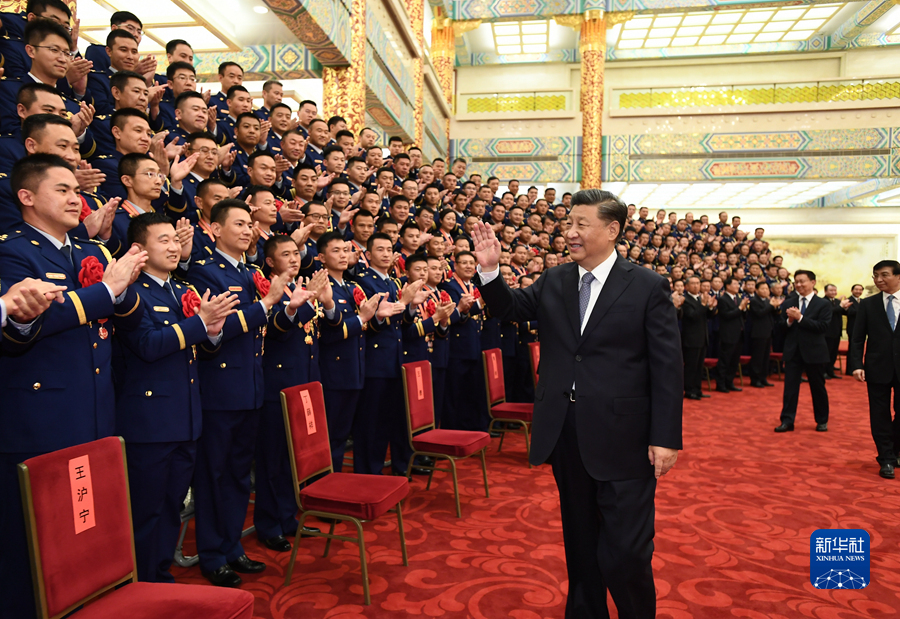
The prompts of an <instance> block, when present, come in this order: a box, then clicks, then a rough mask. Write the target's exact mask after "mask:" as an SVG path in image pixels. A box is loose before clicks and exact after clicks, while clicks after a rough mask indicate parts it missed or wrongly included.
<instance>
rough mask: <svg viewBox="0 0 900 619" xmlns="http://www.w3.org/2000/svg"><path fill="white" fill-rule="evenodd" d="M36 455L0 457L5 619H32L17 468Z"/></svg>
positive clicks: (0, 575) (0, 590)
mask: <svg viewBox="0 0 900 619" xmlns="http://www.w3.org/2000/svg"><path fill="white" fill-rule="evenodd" d="M37 455H40V453H39V452H38V453H18V454H6V453H0V531H3V535H4V536H5V539H4V540H3V560H2V561H0V600H3V604H2V607H0V608H2V613H8V615H7V614H4V615H3V616H4V617H6V616H8V617H16V618H19V617H22V618H26V617H34V616H35V613H36V610H35V606H34V589H33V587H32V583H31V567H30V563H29V558H28V556H29V555H28V537H27V535H26V533H25V516H24V513H23V512H22V494H21V492H20V490H19V472H18V465H19V463H20V462H24V461H25V460H27V459H29V458H33V457H34V456H37Z"/></svg>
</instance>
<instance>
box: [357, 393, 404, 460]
mask: <svg viewBox="0 0 900 619" xmlns="http://www.w3.org/2000/svg"><path fill="white" fill-rule="evenodd" d="M388 445H390V447H391V468H392V469H393V470H394V472H395V473H399V474H403V475H405V474H406V468H407V464H408V462H409V457H410V456H411V455H412V447H410V445H409V433H408V430H407V422H406V407H405V404H404V403H403V381H402V379H400V378H366V388H365V397H364V398H361V399H360V401H359V404H358V405H357V411H356V419H355V421H354V422H353V472H354V473H363V474H368V475H381V470H382V469H383V468H384V459H385V457H386V456H387V448H388Z"/></svg>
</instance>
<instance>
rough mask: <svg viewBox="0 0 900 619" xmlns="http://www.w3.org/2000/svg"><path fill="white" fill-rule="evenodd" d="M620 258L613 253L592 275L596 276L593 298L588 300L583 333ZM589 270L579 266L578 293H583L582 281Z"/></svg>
mask: <svg viewBox="0 0 900 619" xmlns="http://www.w3.org/2000/svg"><path fill="white" fill-rule="evenodd" d="M617 257H618V253H617V252H616V251H613V252H612V253H611V254H609V256H607V257H606V260H604V261H603V262H601V263H600V264H598V265H597V266H595V267H594V268H593V269H592V270H591V273H593V275H594V281H592V282H591V298H590V299H588V305H587V309H586V310H585V312H584V320H582V321H581V333H584V328H585V326H587V323H588V320H590V317H591V312H592V311H593V310H594V305H596V304H597V299H598V298H599V297H600V291H601V290H603V285H604V284H605V283H606V280H607V279H609V273H610V271H612V268H613V265H614V264H615V263H616V258H617ZM587 272H588V270H587V269H586V268H584V267H583V266H581V265H579V266H578V292H579V293H581V285H582V284H581V279H582V278H583V277H584V274H585V273H587Z"/></svg>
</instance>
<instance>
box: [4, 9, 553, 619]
mask: <svg viewBox="0 0 900 619" xmlns="http://www.w3.org/2000/svg"><path fill="white" fill-rule="evenodd" d="M71 25H72V22H71V13H70V11H69V8H68V7H67V6H66V5H65V3H63V2H61V1H60V0H31V1H30V2H29V3H28V5H27V8H26V10H25V11H23V12H22V13H20V14H12V13H0V35H2V38H0V55H2V59H3V60H2V61H3V64H2V68H3V73H4V74H3V79H2V80H0V132H2V133H3V135H2V137H0V294H2V300H0V318H2V324H3V333H4V338H3V341H2V345H0V351H2V356H0V372H2V375H3V376H4V381H3V383H2V385H0V393H2V401H3V405H2V407H0V427H2V428H3V432H2V433H0V529H2V530H4V531H5V532H6V534H7V537H8V539H9V543H8V544H7V545H6V546H5V548H4V560H3V561H0V583H2V585H0V586H2V588H3V589H2V590H3V593H5V594H6V595H4V596H3V597H4V608H5V609H6V610H8V611H9V612H11V613H12V616H16V617H28V616H33V614H34V608H33V596H32V593H31V578H30V570H29V569H28V559H27V556H28V552H27V545H26V536H25V533H24V520H23V515H22V505H21V498H20V494H19V484H18V480H17V478H16V465H17V464H18V463H20V462H22V461H24V460H26V459H28V458H29V457H33V456H35V455H38V454H42V453H47V452H51V451H54V450H57V449H61V448H64V447H68V446H72V445H76V444H80V443H84V442H88V441H91V440H95V439H98V438H101V437H104V436H111V435H119V436H122V437H124V439H125V442H126V447H127V452H128V458H127V462H128V475H129V482H130V488H131V500H132V516H133V525H134V533H135V549H136V556H137V570H138V575H139V578H140V579H142V580H147V581H169V582H171V581H172V576H171V574H170V572H169V570H170V567H171V563H172V559H173V551H174V547H175V544H176V541H177V537H178V532H179V528H180V525H181V522H180V512H181V510H182V508H183V502H184V499H185V496H186V494H187V492H188V488H189V487H190V488H191V489H192V496H193V499H194V502H195V510H196V512H195V513H196V531H197V547H198V554H199V557H200V568H201V570H202V573H203V574H204V575H205V576H206V577H207V578H208V579H209V580H210V581H211V582H213V583H214V584H217V585H222V586H239V585H240V584H241V579H240V576H239V575H238V574H239V573H256V572H260V571H262V570H263V569H265V565H264V564H263V563H261V562H258V561H254V560H252V559H250V558H249V557H247V555H246V554H245V552H244V550H243V548H242V546H241V534H242V529H243V526H244V520H245V517H246V513H247V509H248V502H249V498H250V493H251V468H252V467H253V466H254V462H255V493H256V495H255V507H254V512H253V513H254V516H253V519H254V524H255V526H256V532H257V535H258V536H259V538H260V540H261V542H262V543H263V544H265V545H266V546H267V547H268V548H270V549H272V550H276V551H287V550H290V549H291V542H290V541H289V540H287V539H286V537H290V536H292V535H294V534H295V532H296V528H297V520H296V518H295V516H296V512H297V505H296V502H295V497H294V488H293V482H292V479H291V467H290V463H289V461H288V450H287V445H286V438H285V430H284V422H283V418H282V411H281V404H280V399H279V392H280V391H281V390H282V389H283V388H285V387H288V386H291V385H296V384H303V383H306V382H310V381H321V382H322V384H323V388H324V391H325V402H326V408H327V414H328V430H329V435H330V439H331V449H332V461H333V466H334V469H335V471H340V470H341V468H342V467H343V464H344V457H345V452H346V451H347V445H348V440H349V439H351V437H352V441H353V442H352V452H353V470H354V471H355V472H357V473H369V474H381V473H382V470H383V469H384V468H385V465H386V458H387V457H388V453H389V459H390V462H391V469H392V472H394V473H395V474H406V473H407V471H406V468H407V462H408V461H409V456H410V454H411V450H410V445H409V442H408V438H407V428H406V417H405V409H404V402H403V392H402V382H401V378H400V377H401V365H402V364H403V363H407V362H413V361H421V360H429V361H431V363H432V373H433V382H434V394H435V398H434V400H435V422H436V423H437V424H438V425H439V426H440V427H444V428H450V429H466V430H486V429H487V427H488V422H489V416H488V411H487V400H486V397H485V392H484V391H485V388H484V378H483V369H482V360H481V351H482V350H485V349H490V348H501V349H502V351H503V355H504V364H505V369H506V376H507V397H508V399H510V400H512V401H527V400H528V399H529V398H531V397H533V396H532V385H531V378H530V376H531V373H530V370H529V368H528V355H527V352H525V351H526V349H527V344H528V343H530V342H533V341H535V340H536V333H537V325H536V324H535V323H528V324H515V323H506V322H501V321H500V320H499V319H496V318H492V317H491V316H490V310H489V308H486V307H485V306H484V305H483V303H482V302H481V300H480V295H479V294H478V292H477V290H476V289H475V286H474V285H473V283H472V278H473V277H474V275H475V271H476V260H475V257H474V256H473V255H472V254H471V253H470V251H469V250H470V249H472V241H471V237H470V233H471V230H472V225H473V224H474V222H475V221H476V220H478V219H484V220H486V221H489V222H491V224H492V225H493V226H494V227H495V229H496V230H497V232H498V233H500V234H501V236H502V237H503V248H504V260H503V262H504V266H503V274H504V277H505V278H506V280H507V281H508V282H509V283H510V285H512V286H528V285H530V284H531V283H532V282H533V281H534V279H536V278H537V277H539V276H540V272H541V271H542V270H543V269H544V268H547V267H550V266H553V265H554V264H558V263H560V262H565V261H567V260H568V252H567V251H566V250H565V248H564V243H563V244H562V246H560V245H559V243H558V242H556V241H554V239H556V238H557V237H558V236H559V235H560V234H561V233H563V232H564V231H565V230H566V229H567V217H566V213H567V206H568V205H567V203H566V202H567V200H568V198H569V196H568V194H567V195H566V196H563V200H562V203H560V204H559V205H556V204H555V195H554V193H555V192H554V191H553V190H552V189H549V190H547V192H546V193H545V197H544V198H540V199H539V198H538V197H537V195H536V194H537V190H536V189H535V188H531V189H529V191H528V193H527V194H523V195H521V196H520V195H518V182H517V181H511V182H510V183H509V191H508V192H506V193H504V194H503V195H500V197H497V196H498V195H499V191H498V189H499V180H498V179H496V178H491V179H489V180H488V182H487V183H486V184H484V185H482V183H481V177H480V176H479V175H477V174H473V175H471V176H469V177H468V178H466V176H465V173H466V162H465V161H464V160H463V159H456V160H455V161H453V162H452V166H451V168H450V169H449V170H447V169H446V163H445V161H444V160H442V159H439V158H438V159H435V160H434V161H432V162H431V163H430V164H429V163H427V162H424V161H423V157H422V151H421V149H419V148H418V147H416V146H411V147H406V146H405V145H404V144H403V141H402V140H401V139H400V138H390V140H388V149H389V152H390V155H389V156H386V157H385V156H383V150H382V147H381V146H380V145H379V144H378V143H377V142H378V141H379V134H378V133H377V132H376V131H373V130H372V129H368V128H366V129H363V130H362V131H361V132H359V134H358V135H354V134H353V133H350V132H349V131H348V130H347V129H346V122H345V121H344V120H343V119H342V118H339V117H334V118H331V119H329V120H328V121H327V122H326V121H324V120H321V119H319V118H318V117H317V113H318V109H317V107H316V104H315V103H314V102H312V101H304V102H303V103H302V104H301V105H300V109H299V111H298V112H297V113H296V114H294V113H293V112H292V110H291V109H290V108H289V107H288V106H287V105H285V104H283V103H281V98H282V86H281V84H279V83H278V82H274V81H271V82H267V83H266V85H265V88H264V95H263V98H264V105H263V106H262V107H260V108H259V109H256V110H254V109H252V98H251V96H250V93H249V92H248V91H247V90H246V89H245V88H244V87H243V86H242V85H241V82H242V79H243V70H242V69H241V67H240V66H238V65H237V64H234V63H224V64H223V65H222V66H221V67H220V69H219V79H220V82H221V92H219V93H217V94H214V95H211V94H210V93H209V92H197V90H196V74H195V71H194V68H193V64H192V61H193V51H192V48H191V46H190V44H189V43H187V42H186V41H182V40H176V41H172V42H170V43H169V44H168V45H167V49H166V52H167V54H166V55H167V61H168V66H167V69H166V71H165V75H160V74H157V73H156V71H157V65H156V61H155V60H154V59H152V58H149V57H148V58H143V59H142V58H140V56H139V54H138V52H137V50H138V46H139V44H140V41H141V36H142V28H143V26H142V23H141V21H140V19H139V18H138V17H137V16H135V15H134V14H132V13H128V12H117V13H115V14H114V15H113V16H112V19H111V24H110V25H111V28H112V30H111V33H110V35H109V36H108V38H107V41H106V45H105V46H100V45H92V46H90V47H89V48H88V49H87V50H86V52H85V54H84V55H82V54H80V53H79V52H78V51H77V45H76V42H77V31H73V29H72V28H71ZM553 243H556V245H555V246H551V244H553ZM551 256H552V260H551V258H550V257H551ZM388 448H390V451H389V452H388ZM418 464H420V465H423V464H424V465H427V464H429V463H428V462H427V461H419V462H418ZM413 472H416V473H420V472H422V469H419V468H418V467H417V466H415V465H414V471H413Z"/></svg>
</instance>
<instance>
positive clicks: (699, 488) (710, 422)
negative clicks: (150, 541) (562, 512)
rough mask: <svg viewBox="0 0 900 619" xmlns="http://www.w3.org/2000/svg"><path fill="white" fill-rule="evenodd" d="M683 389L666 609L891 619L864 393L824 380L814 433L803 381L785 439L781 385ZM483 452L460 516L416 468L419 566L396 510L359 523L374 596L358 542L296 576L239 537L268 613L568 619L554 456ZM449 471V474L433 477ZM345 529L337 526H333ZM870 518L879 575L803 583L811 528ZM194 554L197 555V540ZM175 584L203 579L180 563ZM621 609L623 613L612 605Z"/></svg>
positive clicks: (890, 508) (664, 510) (885, 533)
mask: <svg viewBox="0 0 900 619" xmlns="http://www.w3.org/2000/svg"><path fill="white" fill-rule="evenodd" d="M775 382H776V387H774V388H770V389H765V390H759V389H750V388H749V387H748V389H747V390H745V391H744V392H743V393H734V394H729V395H722V394H718V393H716V394H713V397H712V398H710V399H707V400H703V401H702V402H699V403H697V402H692V401H687V402H686V406H685V417H684V421H685V423H684V428H685V429H684V438H685V451H684V452H682V454H681V457H680V458H679V461H678V464H677V466H676V468H675V470H674V471H673V472H672V473H670V474H669V475H667V476H666V477H665V478H664V479H663V481H662V482H661V483H660V484H659V487H658V490H657V517H656V554H655V556H654V561H653V567H654V571H655V573H656V586H657V595H658V608H659V612H658V616H659V617H671V618H672V619H692V618H693V619H701V618H702V619H707V618H720V617H721V618H724V617H740V618H747V619H766V618H768V619H793V618H797V617H812V618H816V619H850V618H856V617H877V618H880V617H897V616H898V609H900V479H898V480H895V481H889V480H884V479H881V478H880V477H878V467H877V465H876V463H875V451H874V447H873V444H872V438H871V435H870V433H869V426H868V412H867V410H868V409H867V403H866V391H865V387H864V386H863V385H862V384H859V383H856V382H855V381H852V380H850V379H849V378H844V379H843V380H834V381H829V382H828V383H827V385H828V391H829V396H830V400H831V420H830V422H829V431H828V433H825V434H822V433H816V432H815V431H814V428H815V424H814V421H813V418H812V409H811V404H810V398H809V391H808V390H807V389H806V387H805V386H804V388H803V391H802V393H801V398H800V412H799V415H798V422H797V430H796V431H795V432H793V433H789V434H786V435H776V434H774V433H773V432H772V428H773V427H774V426H775V425H777V423H778V410H780V398H781V391H782V388H781V383H780V382H778V381H775ZM516 438H518V437H515V438H513V439H512V440H511V441H507V442H506V443H505V444H504V448H503V451H502V452H501V453H500V454H498V453H497V451H496V450H497V440H495V441H494V444H493V445H492V446H491V448H490V449H489V453H488V475H489V480H490V484H491V488H490V490H491V498H490V499H487V498H485V496H484V489H483V486H482V484H481V470H480V466H479V464H478V462H477V461H474V460H473V461H469V462H464V463H463V464H462V465H461V467H460V471H461V474H460V485H461V487H462V488H463V492H464V496H463V498H462V506H463V518H462V519H457V518H456V516H455V508H454V503H453V495H452V486H451V485H450V482H449V481H448V480H447V479H446V477H444V476H442V474H440V473H439V474H437V475H436V476H435V483H434V484H432V488H431V490H429V491H425V489H424V482H423V481H422V478H415V479H414V482H413V492H412V494H411V497H410V499H409V500H408V501H407V502H406V503H405V504H404V524H405V529H406V538H407V545H408V548H409V567H408V568H406V567H403V565H402V562H401V557H400V547H399V539H398V536H397V523H396V517H394V516H393V515H392V514H389V515H388V516H389V517H385V518H382V519H381V520H379V521H376V522H373V523H370V524H367V525H365V527H366V545H367V550H368V556H369V575H370V578H371V591H372V605H371V606H368V607H367V606H364V605H363V598H362V585H361V582H360V565H359V554H358V551H357V549H356V547H355V546H353V545H351V544H343V543H336V544H335V545H334V546H333V547H332V551H331V554H330V555H329V557H328V558H322V552H323V551H324V545H325V542H324V540H320V539H315V540H310V539H303V540H302V542H301V546H300V549H299V552H298V558H297V567H296V569H295V571H294V577H293V578H294V579H293V581H292V583H291V586H290V587H287V588H285V587H283V586H282V585H283V581H284V574H285V571H286V569H287V563H288V560H289V558H290V555H289V554H288V553H284V554H279V553H273V552H271V551H269V550H267V549H265V548H264V547H262V546H261V545H260V544H259V543H258V542H257V541H256V538H255V536H250V537H247V538H245V549H246V550H247V552H248V554H249V555H250V556H251V558H254V559H262V560H264V561H265V562H266V563H268V568H267V569H266V571H265V572H263V573H262V574H260V575H259V576H245V577H244V582H245V584H244V588H245V589H247V590H249V591H252V592H253V594H254V595H255V596H256V599H257V602H256V611H255V612H256V616H257V617H260V618H266V619H268V618H274V619H281V618H283V617H284V618H287V617H290V618H299V617H302V618H303V619H307V618H309V619H316V618H320V617H327V618H329V619H350V618H353V617H407V618H412V617H445V618H448V619H450V618H457V617H459V618H462V617H473V618H476V619H481V618H485V619H496V618H500V617H504V618H505V617H512V618H514V619H541V618H557V617H563V614H564V608H565V593H566V584H567V583H566V571H565V562H564V555H563V546H562V532H561V529H560V526H561V525H560V520H559V512H558V509H559V508H558V499H557V493H556V485H555V483H554V481H553V476H552V474H551V472H550V469H549V467H548V466H543V467H538V468H534V469H531V470H529V469H528V467H527V466H526V465H525V455H524V443H523V442H522V441H521V439H520V440H518V441H517V440H516ZM439 475H440V477H439ZM339 526H343V525H339ZM819 528H863V529H866V530H867V531H868V532H869V534H870V535H871V539H872V584H871V585H870V586H869V587H868V588H866V589H863V590H855V591H825V590H817V589H814V588H813V587H812V585H811V584H810V582H809V536H810V534H811V533H812V532H813V531H814V530H815V529H819ZM185 550H186V551H187V552H191V551H192V548H191V543H190V537H189V544H188V545H187V546H186V548H185ZM175 576H176V578H177V579H178V581H180V582H192V583H204V582H206V581H205V580H204V579H203V578H202V577H201V576H200V572H199V569H198V568H196V567H194V568H190V569H181V568H178V569H177V570H176V571H175ZM614 616H615V615H614Z"/></svg>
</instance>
